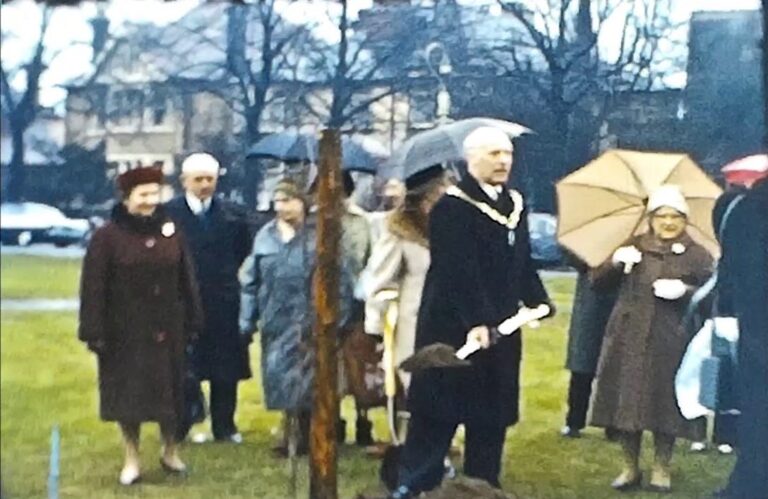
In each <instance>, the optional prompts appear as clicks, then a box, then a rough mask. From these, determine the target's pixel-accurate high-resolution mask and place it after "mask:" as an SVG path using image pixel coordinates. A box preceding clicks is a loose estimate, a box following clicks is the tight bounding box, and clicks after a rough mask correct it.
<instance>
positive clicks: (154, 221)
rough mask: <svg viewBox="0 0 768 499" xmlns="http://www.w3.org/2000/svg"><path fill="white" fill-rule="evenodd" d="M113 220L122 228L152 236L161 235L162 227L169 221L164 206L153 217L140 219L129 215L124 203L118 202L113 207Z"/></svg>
mask: <svg viewBox="0 0 768 499" xmlns="http://www.w3.org/2000/svg"><path fill="white" fill-rule="evenodd" d="M112 220H113V221H114V222H115V223H116V224H118V225H120V226H122V227H125V228H127V229H128V230H131V231H133V232H137V233H139V234H144V235H151V234H159V233H160V230H161V228H162V225H163V224H164V223H165V222H167V221H168V217H167V216H166V214H165V211H164V210H163V207H162V206H158V207H157V208H156V209H155V212H154V213H153V214H152V216H149V217H140V216H136V215H132V214H130V213H128V210H127V209H126V208H125V205H124V204H123V203H120V202H117V203H115V206H113V207H112Z"/></svg>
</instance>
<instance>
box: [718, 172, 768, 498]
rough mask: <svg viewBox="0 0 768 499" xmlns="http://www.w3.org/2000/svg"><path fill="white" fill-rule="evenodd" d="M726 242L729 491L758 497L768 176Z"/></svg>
mask: <svg viewBox="0 0 768 499" xmlns="http://www.w3.org/2000/svg"><path fill="white" fill-rule="evenodd" d="M722 246H723V257H722V259H721V261H720V265H719V269H718V295H719V299H720V313H721V315H726V314H731V313H733V314H734V315H735V316H736V317H737V318H738V320H739V346H738V350H739V356H738V368H737V369H738V371H737V384H738V392H737V393H738V404H739V408H740V410H741V416H740V417H739V422H738V444H739V455H738V459H737V461H736V465H735V467H734V470H733V473H732V475H731V479H730V484H729V485H728V492H729V493H730V494H731V495H729V496H728V497H733V498H739V499H741V498H751V497H760V494H764V493H765V492H766V491H767V490H768V179H766V180H762V181H761V182H759V183H757V184H755V185H754V186H753V187H752V189H751V190H750V191H748V193H747V194H746V196H745V197H744V199H742V200H741V201H740V202H739V204H738V205H736V207H735V208H734V209H733V211H732V212H731V214H730V215H729V218H728V220H727V221H726V225H725V229H724V231H723V240H722Z"/></svg>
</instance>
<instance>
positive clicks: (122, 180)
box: [117, 166, 164, 196]
mask: <svg viewBox="0 0 768 499" xmlns="http://www.w3.org/2000/svg"><path fill="white" fill-rule="evenodd" d="M163 178H164V175H163V170H162V168H160V167H157V166H150V167H139V168H134V169H132V170H128V171H127V172H125V173H122V174H121V175H120V176H118V177H117V186H118V187H119V188H120V191H121V192H122V193H123V195H125V196H127V195H128V194H130V192H131V191H132V190H133V188H134V187H136V186H137V185H142V184H162V183H163Z"/></svg>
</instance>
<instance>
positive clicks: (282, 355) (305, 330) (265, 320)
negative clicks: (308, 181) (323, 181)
mask: <svg viewBox="0 0 768 499" xmlns="http://www.w3.org/2000/svg"><path fill="white" fill-rule="evenodd" d="M273 202H274V207H275V213H276V218H275V219H274V220H273V221H271V222H269V223H267V224H266V225H265V226H264V227H262V228H261V230H259V232H258V233H257V234H256V237H255V238H254V241H253V249H252V250H251V254H250V256H249V257H248V258H247V259H246V261H245V263H244V266H243V269H242V271H241V300H240V303H241V305H240V331H241V334H244V335H252V334H253V333H254V332H255V331H256V330H257V329H258V331H259V332H260V333H261V374H262V384H263V388H264V402H265V405H266V408H267V409H269V410H279V411H284V412H285V413H286V416H287V419H286V420H287V422H288V423H289V425H293V423H295V422H298V426H299V429H300V432H299V436H300V440H299V448H300V450H302V451H305V450H306V444H307V440H306V438H307V435H308V431H309V416H310V410H311V408H312V390H313V387H314V367H315V366H314V347H313V341H312V326H313V323H314V307H313V296H312V276H313V273H314V269H315V257H316V237H315V236H316V234H315V228H314V226H313V224H312V223H311V222H310V221H309V220H308V219H307V212H308V209H307V208H308V206H307V202H306V200H305V198H304V196H303V193H302V192H301V191H300V189H299V188H298V187H297V186H296V185H295V184H294V183H292V182H289V181H286V180H284V181H281V182H280V183H279V184H278V185H277V187H276V188H275V191H274V195H273ZM347 269H348V266H345V265H342V273H341V279H340V287H341V289H340V298H341V303H340V321H339V322H340V324H339V326H340V328H341V327H343V326H344V325H345V324H346V322H347V321H348V318H349V311H350V308H351V302H352V286H353V284H352V277H351V274H350V273H349V271H348V270H347ZM289 431H291V430H290V429H289Z"/></svg>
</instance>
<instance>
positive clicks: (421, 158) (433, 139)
mask: <svg viewBox="0 0 768 499" xmlns="http://www.w3.org/2000/svg"><path fill="white" fill-rule="evenodd" d="M484 126H491V127H496V128H499V129H501V130H502V131H504V132H506V133H507V134H508V135H509V136H510V137H511V138H515V137H518V136H520V135H522V134H524V133H529V132H531V130H530V129H528V128H526V127H524V126H523V125H519V124H517V123H513V122H511V121H504V120H498V119H494V118H467V119H464V120H459V121H454V122H453V123H449V124H447V125H442V126H439V127H437V128H433V129H431V130H427V131H425V132H421V133H417V134H416V135H414V136H413V137H411V138H409V139H408V140H406V141H405V143H404V144H403V145H402V146H401V147H400V148H399V149H398V150H397V151H396V152H395V153H394V154H393V155H392V158H390V165H391V166H392V168H393V169H395V170H397V171H400V172H403V178H408V177H410V176H411V175H413V174H415V173H418V172H420V171H422V170H424V169H425V168H428V167H430V166H432V165H436V164H442V163H448V162H451V161H458V160H461V159H464V151H463V142H464V138H466V136H467V135H469V134H470V133H471V132H472V131H474V130H475V129H477V128H480V127H484Z"/></svg>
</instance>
